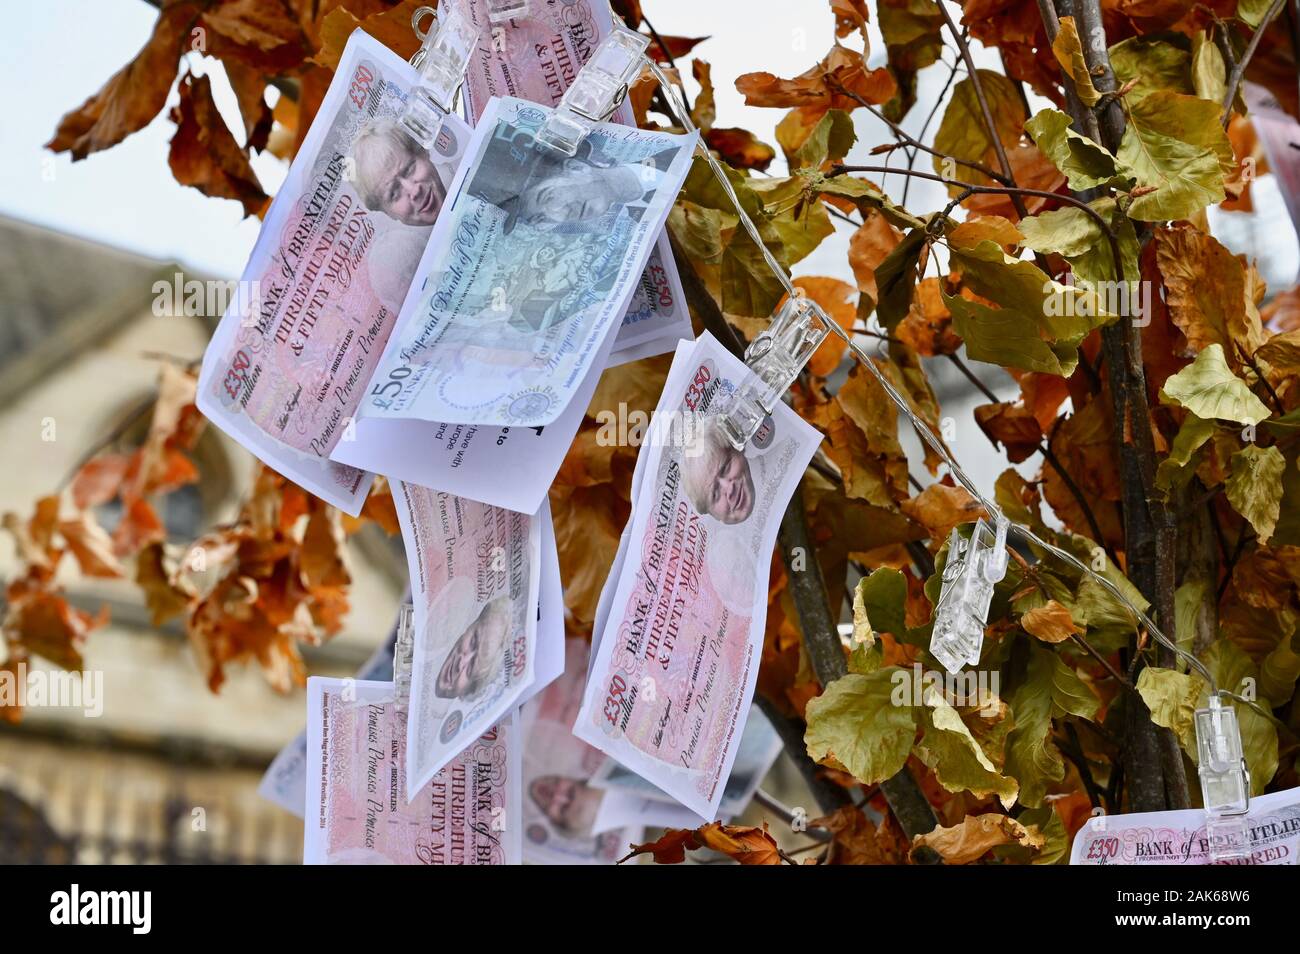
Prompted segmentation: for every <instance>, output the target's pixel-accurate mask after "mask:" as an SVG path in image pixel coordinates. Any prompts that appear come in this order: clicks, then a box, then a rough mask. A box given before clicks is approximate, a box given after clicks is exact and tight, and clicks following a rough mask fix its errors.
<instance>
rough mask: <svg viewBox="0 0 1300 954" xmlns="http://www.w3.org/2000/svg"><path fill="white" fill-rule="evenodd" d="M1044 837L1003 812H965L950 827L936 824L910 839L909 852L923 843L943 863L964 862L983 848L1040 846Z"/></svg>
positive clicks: (973, 859)
mask: <svg viewBox="0 0 1300 954" xmlns="http://www.w3.org/2000/svg"><path fill="white" fill-rule="evenodd" d="M1046 843H1047V840H1046V839H1045V838H1044V837H1043V836H1042V835H1041V834H1040V833H1039V832H1038V829H1037V828H1035V827H1033V826H1031V827H1029V828H1026V827H1025V826H1024V825H1022V824H1020V822H1018V821H1016V820H1015V819H1014V818H1011V817H1009V816H1007V815H998V814H993V813H990V814H985V815H968V816H966V817H965V818H963V819H962V820H961V822H960V823H959V824H956V825H954V826H952V827H951V828H942V827H941V828H936V829H935V830H934V831H932V832H930V833H929V834H925V835H918V836H917V837H916V838H914V839H913V841H912V854H913V856H915V854H916V849H918V848H920V847H922V846H925V847H929V848H933V849H934V850H935V851H937V852H938V853H939V855H940V857H942V858H943V860H944V863H945V864H950V865H967V864H970V863H971V862H972V861H978V860H979V859H980V858H981V857H983V855H984V854H985V852H987V851H989V850H990V849H993V848H996V847H997V846H998V845H1023V846H1024V847H1026V848H1032V849H1038V848H1042V847H1043V845H1044V844H1046Z"/></svg>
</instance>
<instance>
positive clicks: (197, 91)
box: [167, 73, 269, 215]
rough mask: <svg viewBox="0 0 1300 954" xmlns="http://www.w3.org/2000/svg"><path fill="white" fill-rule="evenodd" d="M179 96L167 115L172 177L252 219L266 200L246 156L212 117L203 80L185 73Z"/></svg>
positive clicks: (214, 106)
mask: <svg viewBox="0 0 1300 954" xmlns="http://www.w3.org/2000/svg"><path fill="white" fill-rule="evenodd" d="M179 91H180V102H179V103H177V105H176V106H175V108H173V109H172V113H171V119H172V121H173V122H174V123H176V134H175V135H174V136H173V137H172V141H171V150H170V152H169V153H168V155H167V164H168V165H169V166H171V170H172V175H173V176H174V177H175V179H176V181H177V182H179V183H180V184H181V185H187V186H193V187H194V188H196V189H198V190H199V191H200V192H202V193H203V194H204V195H210V196H215V197H217V198H221V199H235V200H236V201H238V202H239V203H240V204H241V205H243V207H244V214H245V215H256V214H258V213H259V212H260V211H261V210H262V208H263V206H265V205H266V204H267V202H268V201H269V200H268V198H267V196H266V193H265V192H263V191H262V186H261V184H260V183H259V182H258V181H257V173H255V172H254V171H253V167H252V165H250V164H249V161H248V155H247V153H245V152H244V150H243V149H242V148H240V146H239V143H237V142H235V137H234V136H232V135H231V134H230V129H229V127H227V126H226V121H225V120H224V119H223V118H222V117H221V114H220V113H219V112H218V111H217V104H216V103H215V102H214V101H213V99H212V84H211V82H210V81H209V80H208V78H207V77H206V76H194V75H193V74H191V73H187V74H186V75H185V77H184V78H183V79H182V80H181V83H180V86H179Z"/></svg>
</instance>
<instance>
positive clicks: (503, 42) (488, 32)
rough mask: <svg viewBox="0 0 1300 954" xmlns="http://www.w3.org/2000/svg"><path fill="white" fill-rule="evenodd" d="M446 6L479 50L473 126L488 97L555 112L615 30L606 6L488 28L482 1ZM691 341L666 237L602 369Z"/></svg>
mask: <svg viewBox="0 0 1300 954" xmlns="http://www.w3.org/2000/svg"><path fill="white" fill-rule="evenodd" d="M444 2H446V3H450V4H451V5H452V6H453V7H455V8H458V9H459V10H461V11H463V12H464V13H465V14H466V15H467V16H468V18H469V19H470V21H471V22H473V23H474V24H476V25H477V26H478V28H479V33H480V40H479V44H478V48H477V49H476V50H475V54H474V57H473V60H472V62H471V64H470V68H469V72H468V73H467V74H466V77H465V85H464V87H463V90H462V92H463V95H464V97H465V109H466V112H467V114H468V115H469V120H470V124H471V125H473V124H474V123H476V122H477V120H478V118H479V116H481V115H482V114H483V111H484V110H485V109H486V108H487V104H488V101H489V100H490V99H491V97H493V96H515V97H518V98H519V99H528V100H532V101H533V102H534V103H541V104H543V105H545V106H554V105H556V104H557V103H558V102H559V101H560V97H562V96H563V95H564V93H565V91H566V90H568V88H569V87H570V86H571V85H572V84H573V80H574V77H576V76H577V74H578V70H580V69H581V68H582V67H583V66H584V65H585V64H586V62H587V60H589V59H590V58H591V54H592V52H593V51H594V50H595V49H596V46H597V45H598V44H599V43H600V41H601V40H603V39H604V38H605V37H607V36H609V34H610V32H611V31H612V30H613V28H614V19H613V14H612V13H611V12H610V8H609V3H608V2H607V0H568V2H562V3H554V2H553V3H538V4H535V5H534V6H533V8H532V9H531V10H530V11H529V13H528V15H527V16H521V17H516V18H515V19H512V20H509V21H507V22H505V23H492V22H491V21H490V19H489V17H488V4H487V2H486V0H444ZM611 121H612V122H616V123H622V124H623V125H625V126H635V125H636V119H635V117H634V116H633V114H632V104H631V103H630V102H628V101H627V100H626V99H625V100H624V101H623V102H622V103H621V104H620V105H619V107H618V109H617V110H616V111H615V112H614V115H613V116H612V117H611ZM691 337H693V334H692V332H691V317H690V314H689V313H688V312H687V310H686V298H685V294H684V293H683V291H682V283H681V279H680V278H679V277H678V276H677V266H676V265H675V264H674V263H673V257H672V250H671V248H670V247H669V244H668V236H667V235H666V234H661V235H660V236H659V239H658V241H657V242H656V243H655V247H654V250H653V251H651V253H650V261H649V263H648V264H647V265H646V268H645V271H644V272H642V273H641V281H640V283H639V284H638V285H637V287H636V288H635V289H634V290H633V292H632V300H631V302H630V303H629V304H628V307H627V311H626V312H624V314H623V320H622V324H621V325H620V326H619V330H618V338H617V339H616V340H615V342H614V350H613V351H612V353H611V354H610V356H609V358H608V359H607V361H606V365H607V366H609V365H616V364H622V363H623V362H625V361H634V360H636V359H637V358H644V357H648V356H649V355H654V354H662V353H663V352H665V351H669V350H671V349H672V347H673V345H674V344H675V343H676V342H677V341H678V340H680V339H682V338H691Z"/></svg>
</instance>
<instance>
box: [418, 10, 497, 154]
mask: <svg viewBox="0 0 1300 954" xmlns="http://www.w3.org/2000/svg"><path fill="white" fill-rule="evenodd" d="M442 6H443V14H442V16H440V17H436V19H435V22H434V24H433V26H432V27H430V28H429V29H428V30H422V29H421V27H420V23H421V22H422V21H423V20H424V18H425V17H426V16H434V10H433V7H420V8H419V9H418V10H416V11H415V13H413V14H412V15H411V29H413V30H414V31H415V35H416V36H418V37H419V38H420V41H421V42H420V48H419V49H418V50H416V51H415V55H414V56H412V57H411V65H412V66H414V67H415V68H416V69H417V70H418V71H419V73H420V83H419V85H418V86H416V87H415V88H413V89H412V90H411V95H410V98H409V99H408V100H407V102H406V109H405V111H404V112H403V113H402V116H401V119H400V123H401V126H402V128H403V129H405V130H406V131H407V132H408V133H410V135H411V137H412V138H413V139H414V140H415V141H416V142H418V143H419V144H420V145H421V146H422V147H424V148H425V149H428V148H429V147H430V146H432V145H433V141H434V139H435V138H436V137H437V135H438V130H439V129H441V128H442V121H443V119H444V118H445V117H446V116H447V114H448V113H450V112H451V111H452V110H453V109H455V107H456V93H457V92H458V91H459V90H460V85H461V83H463V82H464V81H465V72H466V71H467V70H468V69H469V59H470V56H471V55H472V54H473V52H474V46H475V44H476V43H478V38H479V37H478V30H477V29H475V27H474V24H473V23H471V22H470V19H469V17H468V16H466V15H465V13H464V12H463V11H462V10H461V9H460V8H459V7H453V6H451V4H447V3H444V4H443V5H442Z"/></svg>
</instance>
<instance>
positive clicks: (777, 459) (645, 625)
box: [574, 335, 821, 818]
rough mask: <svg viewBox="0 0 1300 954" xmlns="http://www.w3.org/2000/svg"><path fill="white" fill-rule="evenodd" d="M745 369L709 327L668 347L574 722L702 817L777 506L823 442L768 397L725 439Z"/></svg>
mask: <svg viewBox="0 0 1300 954" xmlns="http://www.w3.org/2000/svg"><path fill="white" fill-rule="evenodd" d="M746 373H748V372H747V370H746V368H745V366H744V364H743V363H742V362H740V361H739V360H738V359H736V358H735V357H733V356H732V355H731V354H730V353H729V352H728V351H727V350H726V349H725V348H723V347H722V346H721V345H719V344H718V342H717V341H716V340H715V339H714V338H713V337H712V336H710V335H705V336H704V337H702V338H700V339H699V341H697V342H695V344H694V345H692V346H688V347H680V348H678V351H677V354H676V356H675V359H674V363H673V369H672V371H671V372H670V375H669V382H668V385H667V386H666V387H665V389H664V393H663V395H662V397H661V398H660V401H659V406H658V408H657V409H656V412H655V417H656V421H655V422H654V423H652V426H651V428H650V437H649V438H648V439H647V442H646V443H645V444H643V445H642V447H641V458H643V460H641V461H639V462H638V467H640V468H641V470H640V473H639V475H638V478H637V480H638V485H637V489H636V494H635V500H634V502H633V508H632V521H631V532H630V533H629V535H628V544H627V551H626V554H625V557H624V560H623V562H622V566H621V568H620V569H619V572H618V574H617V578H615V577H613V576H611V578H610V579H609V580H608V581H607V582H606V584H605V585H606V587H607V588H608V587H614V595H613V597H612V598H610V599H609V601H608V604H607V605H608V614H607V616H606V617H605V620H604V627H603V632H602V633H601V635H600V640H599V646H598V650H597V658H596V660H595V663H594V664H593V666H592V672H591V678H590V680H589V681H588V683H587V689H586V695H585V697H584V700H583V706H582V711H581V712H580V713H579V714H578V719H577V722H576V724H575V726H574V732H575V734H577V735H578V737H579V738H582V739H584V740H586V741H587V742H589V743H591V744H592V745H594V746H595V747H596V748H598V749H600V750H602V751H603V752H605V753H607V754H608V755H610V756H611V757H612V758H614V759H615V760H616V761H618V762H620V763H621V764H622V765H624V766H626V767H627V768H629V769H631V770H632V771H633V772H636V773H637V774H638V775H640V776H641V777H642V778H644V779H646V781H648V782H651V783H652V784H654V785H655V786H657V787H658V788H660V789H662V790H663V791H664V792H665V793H666V794H668V795H671V796H672V797H673V798H675V799H677V800H678V801H680V802H681V803H682V804H683V805H685V806H686V807H687V808H689V809H691V810H692V811H693V812H695V813H696V814H698V815H701V816H704V817H706V818H715V817H716V813H717V810H718V804H719V801H720V800H721V798H722V793H723V785H724V783H725V782H726V780H727V777H728V774H729V773H730V771H731V766H732V762H733V761H734V760H735V757H736V751H737V748H738V746H739V743H740V737H741V733H742V731H743V729H744V723H745V717H746V714H747V713H748V712H749V704H750V700H751V699H752V697H753V692H754V683H755V680H756V679H757V676H758V661H759V655H760V653H761V651H762V646H763V630H764V623H765V619H766V612H767V577H768V565H769V562H770V560H771V555H772V547H773V544H774V543H775V542H776V533H777V529H778V525H779V524H780V521H781V515H782V513H783V512H784V510H785V506H786V503H787V502H788V501H789V499H790V496H791V494H792V493H793V492H794V489H795V487H796V485H797V484H798V482H799V479H800V478H801V477H802V476H803V472H804V469H805V468H806V467H807V465H808V461H809V460H810V459H811V458H812V455H813V452H814V451H815V450H816V448H817V445H818V443H819V442H820V440H821V435H820V434H819V433H818V432H817V431H816V430H815V429H814V428H813V427H811V426H810V425H808V424H806V423H805V422H804V421H802V420H801V419H800V418H799V417H798V415H796V414H795V413H794V411H792V410H791V409H789V408H788V407H786V406H785V405H783V404H779V405H778V406H777V408H776V413H775V414H774V415H773V416H772V417H771V418H770V419H769V420H768V421H767V422H765V423H764V425H763V426H762V427H761V428H760V430H759V432H758V434H757V435H755V437H754V439H753V440H752V441H751V442H750V443H749V444H748V445H747V446H746V448H745V451H744V452H743V453H741V452H739V451H736V450H734V449H733V448H731V446H730V445H729V444H728V443H727V442H726V440H725V439H724V438H723V437H722V435H721V434H720V432H719V430H718V428H717V422H716V418H717V414H718V412H719V409H720V408H721V407H722V406H724V405H725V403H726V400H727V398H728V397H729V396H730V395H731V394H732V393H734V392H735V390H736V389H737V387H738V386H739V385H740V384H741V382H742V379H743V376H744V375H745V374H746ZM602 602H603V601H602Z"/></svg>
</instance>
